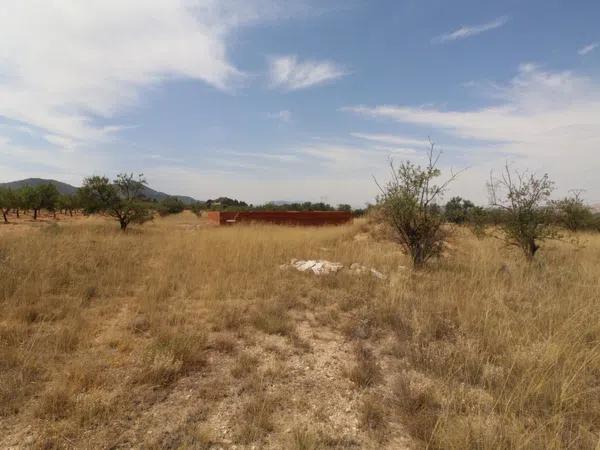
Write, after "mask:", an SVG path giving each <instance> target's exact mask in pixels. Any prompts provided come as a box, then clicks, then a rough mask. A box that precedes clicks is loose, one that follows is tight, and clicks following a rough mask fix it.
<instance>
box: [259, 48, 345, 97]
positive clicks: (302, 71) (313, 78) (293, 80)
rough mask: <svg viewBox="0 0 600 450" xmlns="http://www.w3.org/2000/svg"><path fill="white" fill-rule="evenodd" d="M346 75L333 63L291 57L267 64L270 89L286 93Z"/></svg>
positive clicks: (343, 70)
mask: <svg viewBox="0 0 600 450" xmlns="http://www.w3.org/2000/svg"><path fill="white" fill-rule="evenodd" d="M347 74H348V72H347V71H346V70H345V69H343V68H342V67H340V66H338V65H337V64H336V63H334V62H331V61H311V60H307V61H298V57H297V56H293V55H288V56H280V57H276V58H272V59H271V60H270V63H269V78H270V82H271V87H273V88H280V89H284V90H286V91H295V90H298V89H305V88H309V87H311V86H317V85H320V84H323V83H326V82H328V81H332V80H336V79H338V78H341V77H343V76H345V75H347Z"/></svg>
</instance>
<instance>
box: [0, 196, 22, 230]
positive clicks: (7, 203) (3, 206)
mask: <svg viewBox="0 0 600 450" xmlns="http://www.w3.org/2000/svg"><path fill="white" fill-rule="evenodd" d="M16 206H18V197H17V195H16V193H15V191H13V190H12V189H5V188H0V210H2V218H3V219H4V223H8V213H9V211H10V210H11V209H13V208H15V207H16Z"/></svg>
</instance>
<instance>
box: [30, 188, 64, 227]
mask: <svg viewBox="0 0 600 450" xmlns="http://www.w3.org/2000/svg"><path fill="white" fill-rule="evenodd" d="M59 196H60V194H59V192H58V189H56V186H54V185H53V184H52V183H44V184H40V185H37V186H29V185H28V186H24V187H23V188H22V189H21V197H22V201H23V206H24V207H25V208H26V209H30V210H32V211H33V220H37V218H38V214H39V212H40V210H42V209H46V210H48V211H51V212H53V211H55V208H56V204H57V202H58V197H59Z"/></svg>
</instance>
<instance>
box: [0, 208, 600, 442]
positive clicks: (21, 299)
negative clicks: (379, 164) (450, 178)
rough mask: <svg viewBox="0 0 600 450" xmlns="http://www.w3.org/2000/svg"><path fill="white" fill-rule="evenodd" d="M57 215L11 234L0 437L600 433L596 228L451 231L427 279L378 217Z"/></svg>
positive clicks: (4, 241) (1, 251)
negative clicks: (510, 240) (478, 233)
mask: <svg viewBox="0 0 600 450" xmlns="http://www.w3.org/2000/svg"><path fill="white" fill-rule="evenodd" d="M59 219H60V220H59V221H58V222H54V221H53V220H52V219H51V218H45V221H44V222H42V223H39V224H35V225H34V224H32V222H31V221H30V220H28V219H27V218H25V219H23V220H21V222H20V223H19V224H17V225H5V226H0V310H1V311H2V315H1V316H0V447H1V448H10V447H14V448H45V449H51V448H147V449H158V448H182V449H183V448H195V449H208V448H238V449H240V448H257V449H258V448H271V449H281V448H286V449H298V450H300V449H327V448H336V449H337V448H339V449H342V448H389V449H401V448H425V447H428V448H436V449H437V448H439V449H442V448H443V449H462V448H490V449H491V448H494V449H495V448H507V449H508V448H522V449H540V448H546V449H563V448H578V449H579V448H595V447H596V446H597V445H598V443H599V436H600V392H599V389H600V384H599V383H600V381H599V380H600V235H598V234H578V235H577V236H573V237H576V238H577V242H576V243H571V242H549V243H547V244H546V246H545V247H543V248H542V250H541V251H540V253H539V255H538V256H539V257H536V258H537V261H536V262H534V263H533V264H527V263H526V262H524V261H523V258H522V257H521V255H519V254H518V253H516V252H514V251H513V250H509V249H506V248H504V247H503V246H502V245H501V243H500V242H499V241H497V240H495V239H492V238H486V239H477V238H476V237H474V236H473V235H472V234H471V233H470V232H469V231H468V230H466V229H462V228H457V229H455V230H454V234H453V235H454V237H453V238H452V241H451V246H450V247H449V248H448V249H447V251H446V252H445V255H444V257H443V258H441V259H439V260H437V261H433V262H432V263H431V264H429V266H428V267H427V268H426V269H425V270H422V271H416V272H415V271H412V270H411V269H410V268H409V261H408V259H407V257H406V256H405V255H403V254H402V253H401V252H400V251H399V248H398V247H397V246H396V245H395V244H394V243H392V242H390V241H389V240H388V239H386V236H385V233H384V232H382V230H380V229H379V228H378V227H375V226H373V225H372V224H369V223H367V221H366V220H357V221H355V223H354V224H351V225H344V226H339V227H322V228H300V227H283V226H269V225H263V226H259V225H248V226H235V227H211V226H209V225H208V224H207V223H206V222H205V221H204V220H203V219H198V218H196V217H195V216H194V215H192V214H191V213H188V212H185V213H182V214H179V215H175V216H168V217H165V218H157V219H155V220H154V221H153V222H152V223H148V224H145V225H143V226H139V227H132V228H131V230H129V231H128V232H127V233H121V232H120V231H119V230H118V225H117V224H116V223H114V222H112V221H110V220H108V219H103V218H98V217H92V218H83V217H77V218H76V219H69V218H66V217H64V216H60V217H59ZM292 258H299V259H308V258H311V259H326V260H329V261H338V262H341V263H343V264H344V265H345V266H346V267H348V266H350V265H351V264H352V263H355V262H358V263H360V264H363V265H365V266H367V267H372V268H375V269H377V270H378V271H380V272H382V273H383V274H385V275H386V279H383V280H382V279H379V278H377V277H374V276H372V275H371V274H370V273H368V272H367V273H364V274H361V275H356V274H353V273H350V272H349V271H341V272H339V273H337V274H331V275H323V276H316V275H313V274H308V273H300V272H298V271H295V270H293V269H287V270H282V269H280V265H282V264H284V263H288V262H289V261H290V259H292Z"/></svg>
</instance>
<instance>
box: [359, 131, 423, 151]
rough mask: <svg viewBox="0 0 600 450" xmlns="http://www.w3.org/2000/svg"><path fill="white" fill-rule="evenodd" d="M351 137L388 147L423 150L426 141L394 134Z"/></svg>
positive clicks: (369, 134)
mask: <svg viewBox="0 0 600 450" xmlns="http://www.w3.org/2000/svg"><path fill="white" fill-rule="evenodd" d="M351 136H353V137H355V138H359V139H365V140H367V141H374V142H381V143H384V144H388V145H401V146H408V147H419V148H425V147H426V146H427V145H428V141H425V140H422V139H414V138H411V137H406V136H398V135H394V134H373V133H351Z"/></svg>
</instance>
